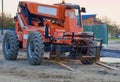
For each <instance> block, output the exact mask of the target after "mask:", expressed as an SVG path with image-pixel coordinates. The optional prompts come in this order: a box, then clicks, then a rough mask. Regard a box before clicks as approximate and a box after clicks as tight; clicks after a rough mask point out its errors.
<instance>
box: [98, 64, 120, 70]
mask: <svg viewBox="0 0 120 82" xmlns="http://www.w3.org/2000/svg"><path fill="white" fill-rule="evenodd" d="M96 64H97V65H100V66H103V67H106V68H108V69H112V70H118V68H116V67H112V66H109V65H107V64H104V63H101V62H96Z"/></svg>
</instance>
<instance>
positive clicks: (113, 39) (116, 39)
mask: <svg viewBox="0 0 120 82" xmlns="http://www.w3.org/2000/svg"><path fill="white" fill-rule="evenodd" d="M109 41H120V38H109Z"/></svg>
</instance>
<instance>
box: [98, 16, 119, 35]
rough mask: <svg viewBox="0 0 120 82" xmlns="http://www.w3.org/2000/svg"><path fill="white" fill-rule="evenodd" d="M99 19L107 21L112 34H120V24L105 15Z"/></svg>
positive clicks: (103, 21)
mask: <svg viewBox="0 0 120 82" xmlns="http://www.w3.org/2000/svg"><path fill="white" fill-rule="evenodd" d="M97 21H99V22H102V23H106V24H107V27H108V32H109V33H111V35H112V36H116V35H117V34H120V26H119V25H117V24H116V23H115V22H114V21H112V20H110V19H109V18H108V17H106V16H104V17H102V18H97Z"/></svg>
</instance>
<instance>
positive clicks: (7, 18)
mask: <svg viewBox="0 0 120 82" xmlns="http://www.w3.org/2000/svg"><path fill="white" fill-rule="evenodd" d="M2 22H3V24H4V25H3V27H4V28H15V22H14V19H13V18H12V17H11V15H10V14H7V13H3V21H2V13H1V14H0V28H1V27H2Z"/></svg>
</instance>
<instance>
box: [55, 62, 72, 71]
mask: <svg viewBox="0 0 120 82" xmlns="http://www.w3.org/2000/svg"><path fill="white" fill-rule="evenodd" d="M56 63H57V64H58V65H60V66H62V67H64V68H66V69H68V70H70V71H73V69H72V68H71V67H69V66H67V65H65V64H63V63H61V62H57V61H56Z"/></svg>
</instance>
